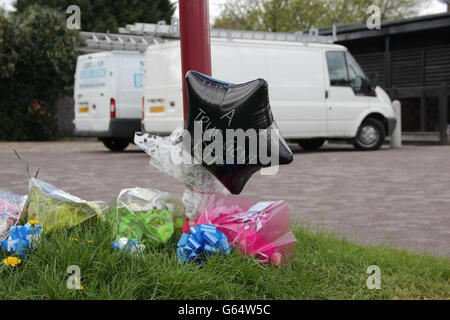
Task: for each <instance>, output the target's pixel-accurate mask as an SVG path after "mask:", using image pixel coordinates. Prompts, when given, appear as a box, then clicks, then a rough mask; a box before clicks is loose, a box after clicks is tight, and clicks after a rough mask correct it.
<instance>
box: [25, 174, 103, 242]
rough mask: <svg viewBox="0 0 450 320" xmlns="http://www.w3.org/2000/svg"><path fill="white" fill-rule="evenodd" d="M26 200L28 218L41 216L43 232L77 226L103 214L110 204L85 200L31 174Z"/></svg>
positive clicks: (38, 218)
mask: <svg viewBox="0 0 450 320" xmlns="http://www.w3.org/2000/svg"><path fill="white" fill-rule="evenodd" d="M28 189H29V190H28V191H29V193H28V199H27V203H26V215H27V217H26V218H27V219H28V220H38V221H39V224H40V225H41V226H42V228H43V230H44V232H47V233H51V232H53V231H57V230H62V229H67V228H71V227H74V226H76V225H78V224H80V223H82V222H84V221H86V220H88V219H90V218H93V217H96V216H100V217H101V218H103V214H104V211H105V210H106V209H107V208H108V205H107V204H106V203H105V202H103V201H86V200H82V199H80V198H78V197H76V196H74V195H71V194H70V193H67V192H65V191H63V190H61V189H59V188H57V187H55V186H53V185H51V184H49V183H46V182H44V181H42V180H39V179H36V178H31V179H30V181H29V188H28Z"/></svg>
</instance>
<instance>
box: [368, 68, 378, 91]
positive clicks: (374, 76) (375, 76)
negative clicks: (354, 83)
mask: <svg viewBox="0 0 450 320" xmlns="http://www.w3.org/2000/svg"><path fill="white" fill-rule="evenodd" d="M369 81H370V83H369V94H370V95H375V89H376V87H377V82H378V74H377V73H374V74H372V75H371V76H370V80H369Z"/></svg>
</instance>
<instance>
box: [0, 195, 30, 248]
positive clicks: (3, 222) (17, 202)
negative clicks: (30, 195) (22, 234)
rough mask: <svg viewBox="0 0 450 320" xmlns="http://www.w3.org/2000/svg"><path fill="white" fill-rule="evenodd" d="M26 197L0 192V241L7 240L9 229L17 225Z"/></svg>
mask: <svg viewBox="0 0 450 320" xmlns="http://www.w3.org/2000/svg"><path fill="white" fill-rule="evenodd" d="M26 199H27V196H21V195H18V194H14V193H11V192H8V191H5V190H0V241H2V240H5V239H8V237H9V229H10V228H11V227H13V226H15V225H16V224H17V222H18V221H19V219H20V216H21V212H22V209H23V207H24V205H25V202H26Z"/></svg>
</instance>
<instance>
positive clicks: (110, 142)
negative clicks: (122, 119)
mask: <svg viewBox="0 0 450 320" xmlns="http://www.w3.org/2000/svg"><path fill="white" fill-rule="evenodd" d="M102 142H103V144H104V145H105V147H107V148H108V149H109V150H111V151H123V150H124V149H125V148H126V147H128V145H129V144H130V141H129V140H126V139H112V138H110V139H103V140H102Z"/></svg>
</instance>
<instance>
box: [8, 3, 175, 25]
mask: <svg viewBox="0 0 450 320" xmlns="http://www.w3.org/2000/svg"><path fill="white" fill-rule="evenodd" d="M33 4H37V5H40V6H46V7H50V8H55V9H57V10H58V11H59V12H61V13H63V14H66V10H67V7H69V6H70V5H77V6H79V7H80V10H81V30H83V31H95V32H108V31H109V32H111V33H116V32H117V30H118V28H119V27H124V26H125V25H126V24H133V23H135V22H146V23H156V22H158V21H161V20H165V21H166V22H167V23H170V19H171V17H172V14H173V12H174V11H175V7H174V4H173V3H171V2H170V0H151V1H142V0H122V1H108V0H95V1H92V0H17V2H16V4H15V6H16V9H17V11H18V12H24V10H26V8H28V7H29V6H30V5H33Z"/></svg>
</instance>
